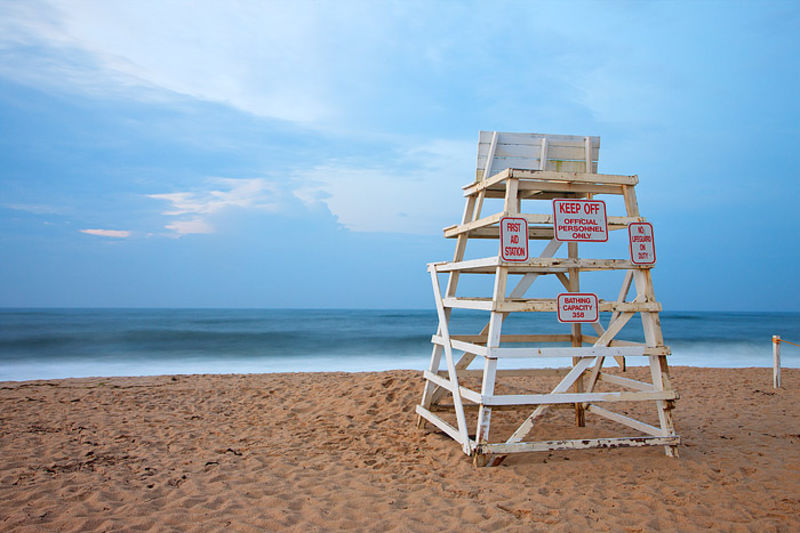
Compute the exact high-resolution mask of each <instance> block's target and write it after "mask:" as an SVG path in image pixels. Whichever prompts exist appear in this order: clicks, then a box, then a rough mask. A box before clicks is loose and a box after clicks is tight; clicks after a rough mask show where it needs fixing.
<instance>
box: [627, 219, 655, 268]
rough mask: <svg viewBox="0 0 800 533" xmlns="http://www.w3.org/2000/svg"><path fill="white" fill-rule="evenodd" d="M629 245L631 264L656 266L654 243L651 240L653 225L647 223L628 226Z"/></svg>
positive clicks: (634, 223)
mask: <svg viewBox="0 0 800 533" xmlns="http://www.w3.org/2000/svg"><path fill="white" fill-rule="evenodd" d="M628 236H629V237H630V243H631V263H633V264H634V265H655V264H656V243H655V241H654V240H653V225H652V224H650V223H649V222H631V223H630V224H628Z"/></svg>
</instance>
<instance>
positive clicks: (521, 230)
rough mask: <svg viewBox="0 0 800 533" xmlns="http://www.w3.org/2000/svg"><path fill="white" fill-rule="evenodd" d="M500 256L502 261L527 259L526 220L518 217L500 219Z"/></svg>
mask: <svg viewBox="0 0 800 533" xmlns="http://www.w3.org/2000/svg"><path fill="white" fill-rule="evenodd" d="M500 257H501V258H502V259H503V261H527V260H528V221H527V220H525V219H524V218H518V217H503V218H501V219H500Z"/></svg>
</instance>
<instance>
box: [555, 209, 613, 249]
mask: <svg viewBox="0 0 800 533" xmlns="http://www.w3.org/2000/svg"><path fill="white" fill-rule="evenodd" d="M553 218H554V222H555V223H554V229H555V238H556V240H557V241H562V242H570V241H572V242H606V241H607V240H608V223H607V220H606V203H605V202H604V201H602V200H572V199H570V200H553Z"/></svg>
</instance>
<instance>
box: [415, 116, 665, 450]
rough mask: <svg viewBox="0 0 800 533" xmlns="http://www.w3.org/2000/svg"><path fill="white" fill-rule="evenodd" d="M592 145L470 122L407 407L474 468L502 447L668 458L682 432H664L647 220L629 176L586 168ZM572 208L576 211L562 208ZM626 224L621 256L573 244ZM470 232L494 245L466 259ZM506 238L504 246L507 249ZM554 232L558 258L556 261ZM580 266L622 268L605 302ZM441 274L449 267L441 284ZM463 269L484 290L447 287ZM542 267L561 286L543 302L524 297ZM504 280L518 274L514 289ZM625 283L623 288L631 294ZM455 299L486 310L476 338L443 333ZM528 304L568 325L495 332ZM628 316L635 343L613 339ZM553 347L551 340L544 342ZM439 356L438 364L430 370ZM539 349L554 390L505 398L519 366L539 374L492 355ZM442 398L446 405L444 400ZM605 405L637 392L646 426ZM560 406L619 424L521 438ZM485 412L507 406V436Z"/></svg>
mask: <svg viewBox="0 0 800 533" xmlns="http://www.w3.org/2000/svg"><path fill="white" fill-rule="evenodd" d="M599 150H600V139H599V137H580V136H569V135H544V134H536V133H501V132H488V131H481V132H480V138H479V143H478V158H477V168H476V174H475V181H474V182H473V183H470V184H469V185H466V186H465V187H464V188H463V189H464V196H465V198H466V206H465V208H464V214H463V217H462V220H461V223H460V224H457V225H454V226H450V227H447V228H445V229H444V235H445V237H446V238H451V239H455V240H456V246H455V254H454V257H453V260H452V261H446V262H437V263H430V264H429V265H428V270H429V272H430V275H431V282H432V286H433V293H434V298H435V301H436V309H437V313H438V317H439V326H438V329H437V331H436V333H435V335H433V338H432V343H433V353H432V355H431V361H430V365H429V367H428V369H427V370H425V371H424V374H423V377H424V381H425V385H424V390H423V394H422V400H421V401H420V403H419V405H417V406H416V413H417V414H418V415H419V417H418V425H419V426H420V427H423V426H424V425H425V423H426V422H429V423H431V424H433V425H434V426H436V427H437V428H438V429H440V430H441V431H443V432H444V433H446V434H447V435H449V436H450V437H452V438H453V439H454V440H455V441H456V442H458V443H459V444H460V445H461V447H462V449H463V451H464V453H465V454H467V455H471V456H473V457H474V459H475V463H476V464H477V465H497V464H499V463H500V462H501V461H502V460H503V458H504V457H505V456H506V455H507V454H511V453H518V452H533V451H550V450H572V449H583V448H616V447H625V446H646V445H662V446H664V449H665V451H666V454H667V455H669V456H677V453H678V452H677V445H678V444H679V443H680V437H679V436H678V435H677V434H676V433H675V428H674V425H673V420H672V409H673V406H674V402H675V400H676V399H677V398H678V394H677V392H676V391H675V390H673V388H672V385H671V383H670V379H669V369H668V365H667V356H668V355H669V353H670V350H669V348H668V347H667V346H665V345H664V340H663V337H662V333H661V324H660V321H659V316H658V313H659V311H661V305H660V304H659V303H658V302H657V301H656V299H655V294H654V291H653V282H652V277H651V269H652V267H653V265H654V263H655V247H654V242H653V230H652V226H650V225H649V224H647V222H646V220H645V219H644V218H643V217H641V215H640V213H639V207H638V204H637V201H636V194H635V191H634V187H635V186H636V184H637V183H638V178H637V176H627V175H611V174H598V173H597V161H598V156H599ZM605 195H615V196H618V197H622V199H623V202H624V213H620V214H617V215H616V216H612V215H611V214H609V213H606V204H605V202H602V201H600V200H599V199H598V197H603V196H605ZM493 198H494V199H502V210H501V211H499V212H496V213H493V214H488V215H485V214H483V212H482V211H483V209H484V202H485V200H487V199H493ZM542 200H544V201H542ZM616 203H620V202H616ZM581 209H583V210H584V211H586V213H589V214H584V213H583V211H581ZM575 210H577V211H580V213H581V214H580V216H578V215H569V213H570V212H573V211H575ZM600 210H602V211H603V213H602V215H603V217H604V219H605V220H604V223H605V226H603V221H602V220H601V219H600V216H599V211H600ZM564 212H566V213H567V214H566V215H565V214H564ZM565 220H566V221H567V222H566V223H565V222H564V221H565ZM634 228H635V231H634V232H633V233H632V231H633V230H634ZM626 229H627V230H628V233H629V240H630V241H631V243H632V244H633V243H634V242H636V247H635V248H634V247H633V246H632V247H631V256H630V257H627V258H611V259H608V258H583V257H580V256H579V253H578V244H579V242H595V241H602V239H601V237H602V235H603V232H605V235H606V238H607V235H608V233H609V232H612V231H616V230H626ZM636 232H639V233H636ZM595 237H596V238H595ZM470 239H493V240H496V241H498V250H499V251H498V253H497V254H495V255H492V256H489V257H478V258H473V259H467V258H466V249H467V243H468V241H469V240H470ZM504 239H508V241H509V242H513V243H514V244H513V245H512V246H509V245H508V243H507V242H504ZM537 242H539V243H542V244H543V246H542V245H539V246H538V248H539V250H538V256H534V255H533V254H531V253H529V248H528V247H529V246H531V248H533V247H534V245H535V244H536V243H537ZM565 242H566V243H567V246H566V248H567V253H566V256H562V257H557V256H556V254H557V252H558V251H559V250H560V249H562V245H563V244H564V243H565ZM523 251H524V252H525V253H524V257H523V254H522V252H523ZM587 271H621V272H622V273H623V279H622V285H621V288H620V291H619V295H618V297H617V298H616V300H603V299H598V298H597V296H596V295H594V294H592V293H585V292H581V288H582V287H581V284H580V275H581V273H582V272H587ZM440 275H444V276H446V277H447V284H446V287H445V289H444V292H442V290H441V286H440ZM461 275H488V276H493V277H494V280H493V281H494V285H493V291H492V294H491V295H487V296H483V297H476V296H462V295H459V294H458V293H457V291H456V289H457V287H458V283H459V277H460V276H461ZM540 276H553V277H555V278H557V280H558V282H559V283H560V284H561V285H563V287H564V291H565V292H564V293H562V294H558V295H556V294H552V295H551V296H550V297H548V298H529V297H526V294H527V292H528V290H529V289H530V287H531V285H532V284H533V283H534V282H535V281H536V280H537V279H538V278H539V277H540ZM512 280H516V283H515V284H514V285H513V287H512V286H510V283H509V282H510V281H512ZM632 287H633V288H634V292H635V295H634V296H633V298H631V299H629V298H628V294H629V292H631V288H632ZM509 289H510V290H509ZM565 302H566V303H565ZM455 309H472V310H480V311H485V312H486V313H488V320H487V323H486V325H485V327H484V328H483V329H482V330H481V331H480V332H476V334H471V335H452V334H451V328H450V321H451V315H452V312H453V310H455ZM531 312H534V313H549V314H550V315H551V316H552V317H553V320H556V316H558V321H560V322H565V323H567V324H569V325H568V326H566V327H568V328H569V332H568V333H566V332H565V333H563V334H542V333H535V332H532V333H530V334H528V333H526V334H523V335H519V334H516V335H509V334H503V333H502V329H503V322H504V320H505V319H506V318H507V317H508V316H509V315H510V314H512V313H531ZM587 313H588V314H589V315H592V314H593V316H586V314H587ZM600 313H606V315H605V316H601V315H600ZM608 313H610V316H608V315H607V314H608ZM637 314H638V315H639V316H640V318H641V324H642V330H643V338H644V342H633V341H627V340H620V339H616V336H617V334H618V333H619V332H620V331H621V330H622V328H623V327H624V326H625V325H626V324H627V323H628V322H629V321H630V320H631V318H633V317H634V315H637ZM595 318H596V320H595ZM602 322H605V325H603V324H602ZM584 326H590V327H591V328H592V329H593V330H594V334H585V333H584V331H583V329H582V327H584ZM519 343H523V346H522V347H521V346H520V344H519ZM552 343H557V345H556V346H551V345H549V344H552ZM443 355H444V362H445V369H441V368H440V367H441V365H442V356H443ZM541 357H563V358H565V361H566V362H567V363H568V365H569V366H568V367H567V368H566V369H564V370H562V371H561V372H560V373H559V374H558V378H556V379H558V381H557V384H556V385H555V387H554V388H552V390H550V391H549V392H547V391H544V392H537V393H531V392H530V390H529V387H526V388H524V390H522V391H521V392H520V391H516V392H514V393H513V394H511V393H508V394H507V393H504V394H498V393H497V390H498V388H499V387H500V386H501V385H502V383H503V380H504V379H506V378H515V377H516V378H519V377H520V376H527V378H525V379H529V380H531V383H530V384H531V385H534V386H535V384H536V383H535V382H536V380H537V376H539V375H541V374H542V373H543V371H541V370H539V369H533V368H529V369H498V360H499V359H505V358H513V359H517V360H522V361H524V360H531V359H535V358H541ZM626 357H628V358H631V357H633V358H643V359H644V360H645V362H646V363H647V366H649V370H650V372H649V374H650V377H651V382H646V381H639V380H635V379H631V378H629V377H623V376H621V375H619V373H618V372H617V373H610V372H608V371H604V365H605V364H606V363H607V361H609V360H611V359H612V358H613V359H614V360H615V361H616V364H617V366H619V367H620V368H622V369H625V358H626ZM476 359H479V360H480V361H481V362H482V369H479V370H469V366H470V364H471V363H472V362H473V361H474V360H476ZM476 377H477V378H480V383H479V389H478V387H477V386H476V387H474V388H470V387H468V386H466V383H467V382H469V381H470V379H471V380H472V381H475V378H476ZM476 385H477V383H476ZM446 396H450V397H451V398H452V403H450V404H445V403H442V399H443V398H445V397H446ZM612 402H638V403H641V402H647V403H648V404H649V405H652V406H653V407H654V408H655V411H656V414H657V416H658V422H657V425H656V424H655V423H654V424H650V423H647V422H644V421H642V420H639V419H636V418H634V417H633V416H630V415H629V414H626V413H621V412H619V411H613V410H611V409H609V408H607V407H604V406H608V405H609V404H610V403H612ZM626 405H630V404H629V403H626ZM558 407H568V408H571V409H574V411H575V425H577V426H578V427H579V428H580V427H584V426H585V418H586V413H589V414H590V415H595V416H597V417H600V418H602V419H605V420H610V421H613V422H615V423H617V424H619V425H621V426H623V427H625V428H627V429H626V430H625V433H626V434H624V435H615V436H604V437H587V438H566V439H565V438H559V439H549V440H535V439H534V440H527V437H528V436H529V435H530V434H531V433H532V432H534V429H535V426H536V425H537V423H539V422H541V421H542V420H543V419H544V418H545V417H546V415H547V414H548V412H549V411H550V410H552V409H554V408H558ZM475 409H476V410H477V419H474V420H468V419H467V412H468V411H469V412H471V413H472V412H474V410H475ZM531 409H532V411H531ZM493 410H498V411H500V410H502V411H504V412H505V411H509V412H510V413H511V414H512V415H517V416H519V419H518V421H517V423H518V424H519V425H516V424H517V423H515V424H514V425H513V426H512V427H514V428H515V429H513V431H510V434H506V435H504V436H502V437H501V438H499V439H498V437H497V436H496V435H493V434H492V433H491V432H490V428H491V421H492V411H493ZM520 413H521V415H520ZM613 427H619V426H617V425H613ZM574 431H575V430H574V428H573V430H571V432H573V433H574ZM632 432H633V433H634V434H633V435H631V433H632Z"/></svg>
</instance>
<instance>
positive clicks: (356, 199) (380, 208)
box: [293, 140, 475, 234]
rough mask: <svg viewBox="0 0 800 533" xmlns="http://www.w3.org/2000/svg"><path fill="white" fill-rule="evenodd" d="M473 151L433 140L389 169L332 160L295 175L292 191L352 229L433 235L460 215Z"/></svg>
mask: <svg viewBox="0 0 800 533" xmlns="http://www.w3.org/2000/svg"><path fill="white" fill-rule="evenodd" d="M474 151H475V146H474V144H473V143H469V142H456V141H448V140H434V141H430V142H428V143H425V144H423V145H418V146H413V147H410V148H407V149H405V150H403V151H402V152H400V153H398V154H397V157H396V161H392V162H390V164H391V166H387V167H382V166H376V165H369V164H358V163H356V162H346V161H330V162H328V163H326V164H323V165H318V166H316V167H314V168H312V169H309V170H303V171H298V172H296V173H295V174H294V176H293V183H295V184H296V188H295V190H294V191H293V193H294V195H295V196H296V197H297V198H299V199H300V200H301V201H303V203H305V204H306V205H313V204H316V203H323V204H325V205H326V206H327V207H328V209H329V210H330V211H331V212H332V213H333V214H334V215H335V216H336V217H337V218H338V219H339V222H340V223H342V224H343V225H345V226H346V227H347V228H348V229H350V230H353V231H362V232H392V233H415V234H437V233H438V232H439V231H440V230H441V228H442V227H443V226H445V225H448V224H451V223H453V222H454V221H455V217H457V216H458V214H459V213H460V210H461V203H462V201H463V200H462V198H461V197H460V195H459V194H458V190H459V188H460V186H461V185H464V184H465V183H468V182H470V181H471V180H472V179H473V178H474V172H475V171H474V155H473V154H474ZM454 192H455V193H456V194H454Z"/></svg>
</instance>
